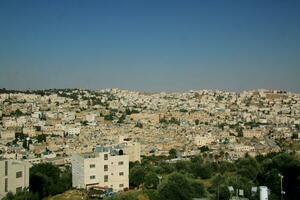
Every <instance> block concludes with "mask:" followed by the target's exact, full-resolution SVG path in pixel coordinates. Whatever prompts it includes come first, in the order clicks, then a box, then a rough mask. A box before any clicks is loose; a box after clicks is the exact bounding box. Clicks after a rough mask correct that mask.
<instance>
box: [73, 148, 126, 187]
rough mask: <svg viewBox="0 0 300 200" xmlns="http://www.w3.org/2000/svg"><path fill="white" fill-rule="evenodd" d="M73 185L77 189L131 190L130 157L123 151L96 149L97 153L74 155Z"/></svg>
mask: <svg viewBox="0 0 300 200" xmlns="http://www.w3.org/2000/svg"><path fill="white" fill-rule="evenodd" d="M71 163H72V185H73V187H76V188H89V187H94V186H97V187H105V188H112V189H113V191H115V192H117V191H123V190H124V189H125V188H129V156H128V155H124V154H123V150H120V149H112V148H110V147H96V149H95V152H92V153H84V154H73V155H72V159H71Z"/></svg>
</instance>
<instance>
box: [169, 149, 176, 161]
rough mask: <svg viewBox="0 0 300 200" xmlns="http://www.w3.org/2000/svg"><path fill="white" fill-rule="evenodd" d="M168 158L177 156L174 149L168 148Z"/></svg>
mask: <svg viewBox="0 0 300 200" xmlns="http://www.w3.org/2000/svg"><path fill="white" fill-rule="evenodd" d="M169 158H171V159H172V158H177V151H176V149H170V151H169Z"/></svg>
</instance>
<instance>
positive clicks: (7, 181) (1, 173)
mask: <svg viewBox="0 0 300 200" xmlns="http://www.w3.org/2000/svg"><path fill="white" fill-rule="evenodd" d="M30 166H31V165H30V164H29V163H28V162H25V161H16V160H0V199H1V198H3V197H4V196H5V195H6V193H8V192H13V193H16V192H17V191H21V190H23V189H24V188H25V187H29V168H30Z"/></svg>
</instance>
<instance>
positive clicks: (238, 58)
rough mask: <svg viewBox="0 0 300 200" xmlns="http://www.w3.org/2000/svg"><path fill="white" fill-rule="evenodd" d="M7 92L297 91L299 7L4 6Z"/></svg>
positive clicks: (168, 2) (184, 2)
mask: <svg viewBox="0 0 300 200" xmlns="http://www.w3.org/2000/svg"><path fill="white" fill-rule="evenodd" d="M0 87H1V88H4V87H5V88H9V89H44V88H77V87H79V88H90V89H100V88H114V87H118V88H122V89H130V90H143V91H182V90H189V89H223V90H236V91H239V90H244V89H255V88H267V89H268V88H272V89H284V90H289V91H296V92H300V1H299V0H294V1H291V0H223V1H221V0H207V1H205V0H195V1H193V0H181V1H177V0H147V1H146V0H136V1H133V0H126V1H124V0H123V1H121V0H120V1H117V0H88V1H86V0H82V1H77V0H68V1H66V0H48V1H46V0H42V1H40V0H36V1H31V0H26V1H21V0H20V1H17V0H1V1H0Z"/></svg>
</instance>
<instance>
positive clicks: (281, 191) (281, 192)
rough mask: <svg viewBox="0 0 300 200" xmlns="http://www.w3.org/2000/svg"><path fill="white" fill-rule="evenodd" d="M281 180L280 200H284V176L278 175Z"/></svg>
mask: <svg viewBox="0 0 300 200" xmlns="http://www.w3.org/2000/svg"><path fill="white" fill-rule="evenodd" d="M278 176H279V178H280V200H283V195H284V193H285V192H284V191H283V190H282V179H283V176H282V175H281V174H278Z"/></svg>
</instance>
